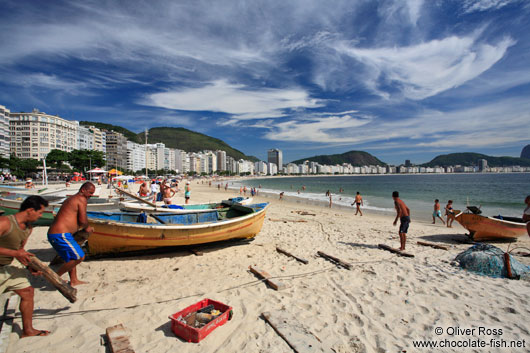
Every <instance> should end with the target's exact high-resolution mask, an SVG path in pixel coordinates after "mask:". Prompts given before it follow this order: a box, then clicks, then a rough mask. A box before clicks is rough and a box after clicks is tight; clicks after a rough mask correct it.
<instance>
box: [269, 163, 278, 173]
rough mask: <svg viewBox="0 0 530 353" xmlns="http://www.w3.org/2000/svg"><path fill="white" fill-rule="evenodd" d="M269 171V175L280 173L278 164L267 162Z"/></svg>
mask: <svg viewBox="0 0 530 353" xmlns="http://www.w3.org/2000/svg"><path fill="white" fill-rule="evenodd" d="M267 171H268V173H267V174H268V175H276V174H278V166H277V165H276V164H274V163H267Z"/></svg>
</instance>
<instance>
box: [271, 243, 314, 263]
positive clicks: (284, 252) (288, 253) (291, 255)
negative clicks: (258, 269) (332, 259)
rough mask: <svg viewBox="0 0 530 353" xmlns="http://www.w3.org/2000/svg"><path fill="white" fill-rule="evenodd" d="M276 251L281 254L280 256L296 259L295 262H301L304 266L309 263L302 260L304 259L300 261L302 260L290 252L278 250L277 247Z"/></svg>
mask: <svg viewBox="0 0 530 353" xmlns="http://www.w3.org/2000/svg"><path fill="white" fill-rule="evenodd" d="M276 251H277V252H279V253H282V254H284V255H287V256H290V257H292V258H294V259H296V260H297V261H300V262H302V263H304V264H306V265H307V264H308V263H309V261H307V260H304V259H302V258H300V257H297V256H294V255H293V254H291V253H290V252H287V251H286V250H283V249H280V248H279V247H276Z"/></svg>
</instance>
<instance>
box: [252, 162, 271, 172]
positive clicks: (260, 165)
mask: <svg viewBox="0 0 530 353" xmlns="http://www.w3.org/2000/svg"><path fill="white" fill-rule="evenodd" d="M254 169H255V170H256V174H262V175H267V172H268V168H267V163H265V162H264V161H257V162H256V163H254Z"/></svg>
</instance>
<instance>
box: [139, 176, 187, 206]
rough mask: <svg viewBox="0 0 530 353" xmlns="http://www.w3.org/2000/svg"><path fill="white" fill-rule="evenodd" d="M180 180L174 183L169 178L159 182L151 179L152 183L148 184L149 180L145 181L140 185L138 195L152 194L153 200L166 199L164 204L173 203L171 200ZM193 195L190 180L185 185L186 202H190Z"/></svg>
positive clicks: (146, 195)
mask: <svg viewBox="0 0 530 353" xmlns="http://www.w3.org/2000/svg"><path fill="white" fill-rule="evenodd" d="M178 190H179V189H178V182H175V183H174V184H171V183H168V181H167V180H163V181H162V182H157V181H156V180H152V181H151V185H150V186H147V182H145V181H144V182H143V183H142V184H141V185H140V189H139V190H138V196H140V197H148V196H152V201H153V202H156V201H164V204H166V205H171V202H172V201H171V200H172V198H173V196H175V195H176V193H177V192H178ZM190 197H191V187H190V182H189V181H187V182H186V185H185V186H184V198H185V200H186V201H185V202H186V204H187V203H188V202H189V200H190Z"/></svg>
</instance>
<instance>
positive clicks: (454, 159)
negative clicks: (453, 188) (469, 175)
mask: <svg viewBox="0 0 530 353" xmlns="http://www.w3.org/2000/svg"><path fill="white" fill-rule="evenodd" d="M480 159H485V160H487V161H488V166H489V167H509V166H513V165H519V166H523V167H529V166H530V159H527V158H517V157H492V156H487V155H485V154H480V153H472V152H465V153H451V154H444V155H441V156H437V157H435V158H434V159H433V160H432V161H430V162H429V163H425V164H423V165H422V166H424V167H435V166H440V167H447V166H454V165H462V166H469V167H471V166H477V165H478V163H479V160H480Z"/></svg>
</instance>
